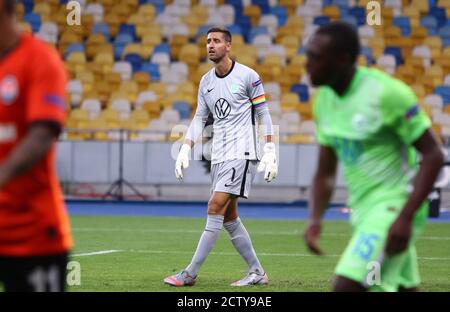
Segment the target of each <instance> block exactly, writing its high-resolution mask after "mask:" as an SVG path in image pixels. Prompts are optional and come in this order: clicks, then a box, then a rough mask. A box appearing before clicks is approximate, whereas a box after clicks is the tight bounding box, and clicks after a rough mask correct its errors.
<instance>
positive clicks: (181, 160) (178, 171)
mask: <svg viewBox="0 0 450 312" xmlns="http://www.w3.org/2000/svg"><path fill="white" fill-rule="evenodd" d="M190 152H191V147H190V146H189V145H188V144H183V145H182V146H181V149H180V151H179V153H178V157H177V161H176V162H175V176H176V177H177V179H178V180H183V169H186V168H187V167H189V153H190Z"/></svg>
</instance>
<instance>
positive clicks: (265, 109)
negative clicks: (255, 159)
mask: <svg viewBox="0 0 450 312" xmlns="http://www.w3.org/2000/svg"><path fill="white" fill-rule="evenodd" d="M247 94H248V97H249V98H250V102H251V103H252V105H253V109H254V110H255V115H256V117H257V118H258V121H259V124H260V125H261V126H262V129H263V135H264V138H265V141H266V144H264V148H263V151H264V155H263V157H262V158H261V161H260V162H259V165H258V168H257V171H258V172H262V171H264V180H265V181H267V182H271V181H272V180H273V179H275V178H276V177H277V175H278V160H277V153H276V148H275V143H274V142H273V141H274V140H273V139H274V138H273V135H274V132H273V125H272V118H271V117H270V112H269V106H268V104H267V102H266V96H265V93H264V87H263V84H262V81H261V78H260V77H259V76H258V74H257V73H256V72H255V71H253V70H252V71H250V72H249V75H248V77H247Z"/></svg>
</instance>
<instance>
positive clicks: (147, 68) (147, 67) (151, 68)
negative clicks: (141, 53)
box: [139, 63, 161, 81]
mask: <svg viewBox="0 0 450 312" xmlns="http://www.w3.org/2000/svg"><path fill="white" fill-rule="evenodd" d="M139 71H141V72H145V73H147V74H149V75H150V78H151V79H152V81H158V80H160V79H161V75H160V73H159V66H158V64H153V63H142V65H141V68H140V69H139Z"/></svg>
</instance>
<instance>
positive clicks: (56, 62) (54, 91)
mask: <svg viewBox="0 0 450 312" xmlns="http://www.w3.org/2000/svg"><path fill="white" fill-rule="evenodd" d="M34 60H35V61H34V64H33V65H32V67H31V68H30V72H29V74H30V78H29V81H28V88H27V102H26V121H27V123H32V122H36V121H53V122H56V123H58V124H61V125H62V124H64V121H65V118H66V111H65V110H66V103H65V92H66V91H65V88H66V82H67V76H66V72H65V68H64V66H63V64H62V61H61V60H60V59H59V56H58V55H57V54H56V53H52V51H48V50H44V49H42V50H41V51H39V55H36V56H35V58H34Z"/></svg>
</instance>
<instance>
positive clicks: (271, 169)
mask: <svg viewBox="0 0 450 312" xmlns="http://www.w3.org/2000/svg"><path fill="white" fill-rule="evenodd" d="M264 170H265V171H266V172H265V173H264V180H266V181H267V182H270V181H272V180H273V179H275V178H276V176H277V174H278V163H277V154H276V150H275V143H273V142H269V143H266V144H265V145H264V155H263V157H262V159H261V162H260V163H259V166H258V172H262V171H264Z"/></svg>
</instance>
